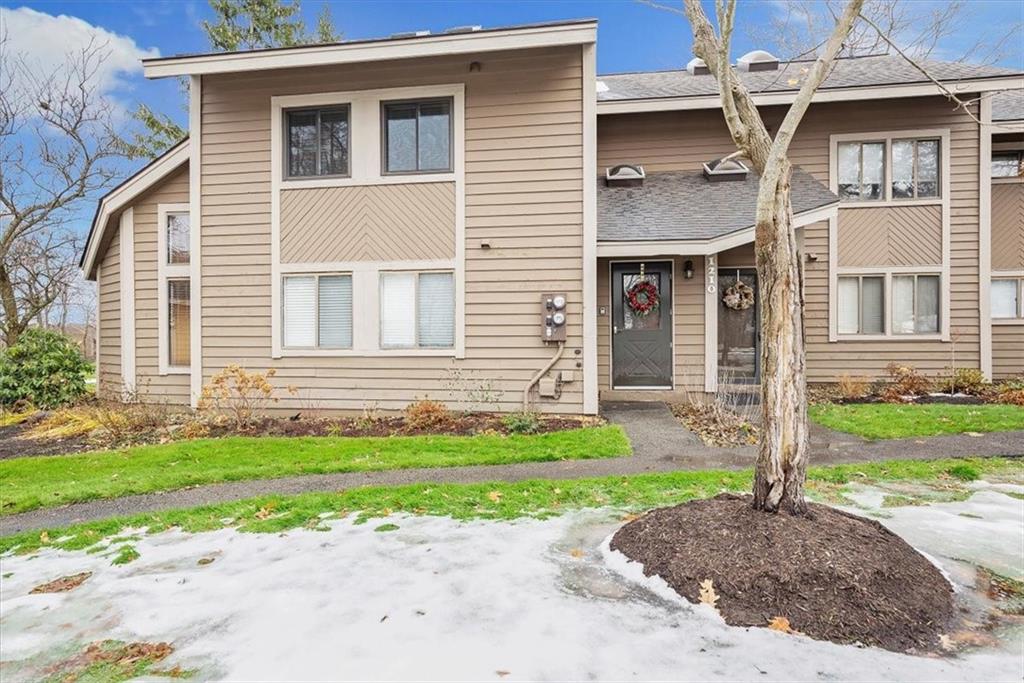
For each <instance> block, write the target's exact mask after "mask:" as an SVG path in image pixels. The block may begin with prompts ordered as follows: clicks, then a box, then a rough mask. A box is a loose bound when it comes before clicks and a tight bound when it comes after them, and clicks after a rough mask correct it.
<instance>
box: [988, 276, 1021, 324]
mask: <svg viewBox="0 0 1024 683" xmlns="http://www.w3.org/2000/svg"><path fill="white" fill-rule="evenodd" d="M991 298H992V317H993V318H998V319H1003V320H1005V319H1009V318H1024V278H999V279H996V280H992V290H991Z"/></svg>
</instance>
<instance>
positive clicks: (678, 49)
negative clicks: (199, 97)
mask: <svg viewBox="0 0 1024 683" xmlns="http://www.w3.org/2000/svg"><path fill="white" fill-rule="evenodd" d="M917 1H918V2H921V1H923V0H917ZM666 2H668V3H671V2H672V0H666ZM323 4H325V3H324V1H323V0H305V2H303V3H302V7H303V14H304V15H305V17H306V20H307V24H309V25H312V24H313V22H314V20H315V16H316V14H317V13H318V12H319V11H320V8H321V7H322V5H323ZM328 4H330V6H331V10H332V13H333V15H334V19H335V23H336V24H337V25H338V27H339V28H340V29H341V30H342V32H343V33H344V36H345V38H349V39H357V38H373V37H381V36H386V35H388V34H391V33H395V32H399V31H410V30H420V29H429V30H431V31H441V30H443V29H445V28H449V27H452V26H458V25H466V24H480V25H483V26H485V27H489V26H500V25H506V24H517V23H529V22H537V21H551V20H558V19H574V18H583V17H592V18H596V19H598V21H599V29H598V31H599V33H598V35H599V38H598V72H599V73H610V72H620V71H640V70H655V69H671V68H679V67H681V66H683V65H684V64H685V63H686V62H687V60H688V59H689V58H690V57H691V53H690V39H689V34H688V28H687V25H686V24H685V22H684V20H683V19H682V17H679V16H676V15H673V14H670V13H667V12H664V11H659V10H657V9H654V8H652V7H649V6H647V5H644V4H641V3H639V2H634V1H632V0H602V1H589V2H582V1H577V0H571V1H570V0H560V1H556V0H515V1H502V2H491V1H487V0H473V1H461V0H450V1H446V2H437V1H420V2H412V1H400V0H399V1H396V0H376V1H373V2H368V1H364V0H347V1H341V0H331V1H330V2H329V3H328ZM783 4H784V3H782V2H780V1H778V0H741V7H740V10H739V26H738V28H739V30H738V32H737V36H736V39H735V42H736V50H735V52H736V54H742V53H743V52H746V51H747V50H748V49H753V48H755V47H761V46H760V45H757V44H755V39H754V38H752V33H754V31H756V28H755V27H756V26H757V25H759V24H760V25H763V24H764V23H765V22H766V20H767V18H768V17H769V16H770V15H771V14H772V13H777V12H780V11H783V10H782V9H781V7H782V5H783ZM0 7H6V8H9V9H13V8H17V7H29V8H32V9H34V10H36V11H37V12H40V13H45V14H47V15H54V16H56V15H68V16H70V17H76V18H78V19H80V20H82V21H83V22H86V23H87V24H89V25H91V26H93V27H97V28H99V29H105V30H106V31H109V32H110V33H113V34H116V35H117V36H120V37H123V38H127V39H129V40H130V41H132V42H133V43H134V45H135V46H136V47H137V48H138V50H139V51H140V52H141V51H144V52H145V53H147V54H155V53H156V52H159V54H160V55H171V54H176V53H183V52H202V51H206V50H207V47H208V46H207V43H206V39H205V35H204V34H203V32H202V29H201V28H200V24H199V22H200V21H201V20H203V19H207V18H210V16H211V12H210V9H209V7H208V5H207V3H206V2H205V0H120V1H110V0H53V1H35V2H22V3H7V2H0ZM963 20H964V25H963V27H962V29H961V30H960V31H958V32H957V36H956V37H955V38H954V39H950V40H946V41H944V42H943V44H942V48H943V51H944V52H945V53H948V54H960V53H962V52H963V51H964V50H966V48H967V47H968V46H969V45H970V44H972V43H973V42H974V41H975V40H976V39H978V38H979V37H984V36H985V35H986V33H991V32H994V31H996V30H1001V29H995V28H994V27H1002V26H1006V25H1009V24H1012V23H1019V22H1021V21H1022V20H1024V2H1021V0H972V1H971V2H970V8H969V11H968V12H966V13H964V18H963ZM752 29H753V30H752ZM54 42H57V40H55V41H54ZM50 49H52V46H50ZM1022 53H1024V48H1021V49H1018V50H1016V54H1015V55H1009V56H1008V57H1007V58H1006V59H1004V60H1003V63H1004V64H1005V65H1006V66H1024V64H1022V61H1024V56H1022ZM136 56H139V55H136ZM115 94H116V96H118V97H119V98H121V99H123V100H125V102H126V104H130V103H131V102H133V101H135V100H138V101H143V102H146V103H147V104H149V105H150V106H152V107H154V108H156V109H158V110H161V111H166V112H168V113H171V114H172V115H174V116H175V117H176V118H178V119H179V120H180V121H183V120H184V118H185V115H184V110H183V109H182V108H181V105H180V101H181V94H180V92H179V90H178V86H177V84H176V83H175V82H173V81H172V80H166V81H146V80H145V79H144V78H142V76H141V72H140V71H139V70H137V69H136V70H135V71H129V72H123V73H121V74H120V76H119V78H118V83H117V88H116V90H115Z"/></svg>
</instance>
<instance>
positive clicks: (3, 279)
mask: <svg viewBox="0 0 1024 683" xmlns="http://www.w3.org/2000/svg"><path fill="white" fill-rule="evenodd" d="M0 306H2V307H3V318H2V319H0V333H2V334H3V340H4V344H5V345H6V346H7V347H11V346H14V345H15V344H16V343H17V342H18V337H19V336H20V335H21V333H22V332H23V331H24V330H25V325H23V324H22V322H21V318H20V317H19V311H18V299H17V296H16V295H15V293H14V283H13V282H11V278H10V275H9V274H8V272H7V267H6V266H4V264H3V263H2V262H0Z"/></svg>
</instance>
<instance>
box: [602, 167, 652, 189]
mask: <svg viewBox="0 0 1024 683" xmlns="http://www.w3.org/2000/svg"><path fill="white" fill-rule="evenodd" d="M646 177H647V176H646V174H645V173H644V167H643V166H631V165H630V164H619V165H618V166H612V167H611V168H608V169H605V172H604V180H605V182H606V183H607V184H608V187H636V186H638V185H643V184H644V178H646Z"/></svg>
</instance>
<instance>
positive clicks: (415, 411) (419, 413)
mask: <svg viewBox="0 0 1024 683" xmlns="http://www.w3.org/2000/svg"><path fill="white" fill-rule="evenodd" d="M453 421H454V419H453V416H452V414H451V411H449V410H448V408H446V407H445V405H444V404H443V403H441V402H440V401H431V400H430V399H427V398H421V399H419V400H417V401H414V402H412V403H410V404H409V405H408V406H406V407H405V424H406V425H407V426H408V427H409V428H410V429H412V430H413V431H423V430H431V429H443V428H445V427H447V426H448V425H450V424H451V423H452V422H453Z"/></svg>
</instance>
